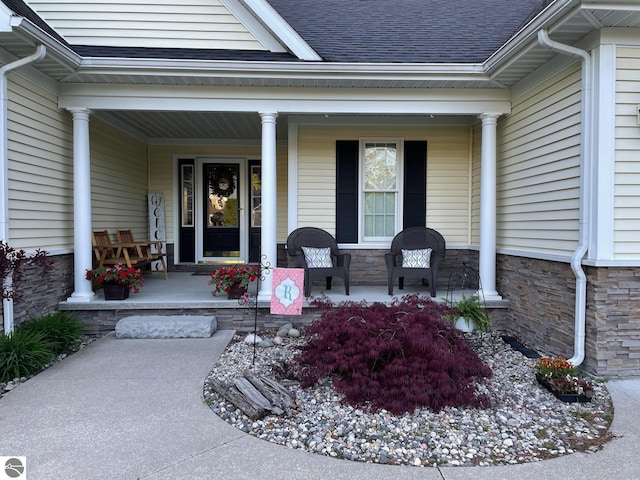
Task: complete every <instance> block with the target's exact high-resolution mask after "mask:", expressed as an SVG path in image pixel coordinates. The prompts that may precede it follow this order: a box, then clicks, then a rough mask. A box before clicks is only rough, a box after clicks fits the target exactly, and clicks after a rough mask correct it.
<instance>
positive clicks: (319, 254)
mask: <svg viewBox="0 0 640 480" xmlns="http://www.w3.org/2000/svg"><path fill="white" fill-rule="evenodd" d="M301 248H302V252H303V253H304V259H305V261H306V262H307V267H309V268H332V267H333V262H332V261H331V247H325V248H314V247H301Z"/></svg>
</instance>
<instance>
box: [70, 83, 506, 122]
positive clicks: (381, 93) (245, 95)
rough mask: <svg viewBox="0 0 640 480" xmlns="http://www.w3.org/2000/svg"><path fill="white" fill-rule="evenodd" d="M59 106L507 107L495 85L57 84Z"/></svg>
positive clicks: (407, 110) (388, 110)
mask: <svg viewBox="0 0 640 480" xmlns="http://www.w3.org/2000/svg"><path fill="white" fill-rule="evenodd" d="M59 105H60V107H61V108H67V109H68V108H90V109H96V110H113V109H116V110H118V109H123V110H150V111H154V110H156V111H157V110H184V111H212V112H225V111H229V112H231V111H233V112H257V111H275V112H281V113H300V114H304V113H316V114H317V113H340V114H358V113H360V114H406V115H409V114H418V115H424V114H452V115H472V114H479V113H488V114H491V113H494V114H498V115H503V114H506V113H509V112H510V111H511V104H510V100H509V92H508V91H506V90H494V89H474V90H465V89H433V90H424V89H405V90H397V89H382V88H381V89H373V90H372V89H355V88H354V89H331V88H315V89H308V88H306V89H305V88H286V89H285V88H273V87H262V88H259V87H250V88H248V87H247V88H242V87H217V88H212V87H201V86H189V87H183V88H176V87H175V86H172V85H167V86H161V85H123V86H119V85H94V84H64V85H62V86H61V91H60V97H59Z"/></svg>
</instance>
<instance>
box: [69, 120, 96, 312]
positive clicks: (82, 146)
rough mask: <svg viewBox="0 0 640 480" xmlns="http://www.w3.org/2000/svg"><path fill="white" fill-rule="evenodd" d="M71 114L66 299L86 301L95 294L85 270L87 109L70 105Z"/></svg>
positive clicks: (88, 228)
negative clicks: (68, 282) (70, 248)
mask: <svg viewBox="0 0 640 480" xmlns="http://www.w3.org/2000/svg"><path fill="white" fill-rule="evenodd" d="M70 111H71V113H72V114H73V265H74V266H73V280H74V282H73V285H74V292H73V293H72V294H71V297H70V298H69V299H68V300H67V301H68V302H89V301H91V300H92V299H94V298H95V294H94V293H93V291H92V290H91V281H90V280H87V279H86V277H85V275H86V271H87V270H89V269H91V267H92V259H91V255H92V246H91V161H90V154H89V110H87V109H84V108H83V109H72V110H70Z"/></svg>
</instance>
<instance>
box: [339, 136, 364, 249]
mask: <svg viewBox="0 0 640 480" xmlns="http://www.w3.org/2000/svg"><path fill="white" fill-rule="evenodd" d="M359 146H360V143H359V142H358V141H357V140H337V141H336V240H337V241H338V242H339V243H358V149H359Z"/></svg>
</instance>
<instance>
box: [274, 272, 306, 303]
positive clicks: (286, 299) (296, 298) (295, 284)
mask: <svg viewBox="0 0 640 480" xmlns="http://www.w3.org/2000/svg"><path fill="white" fill-rule="evenodd" d="M303 287H304V269H302V268H274V269H273V283H272V286H271V313H272V314H278V315H302V299H303V291H304V290H303Z"/></svg>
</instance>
